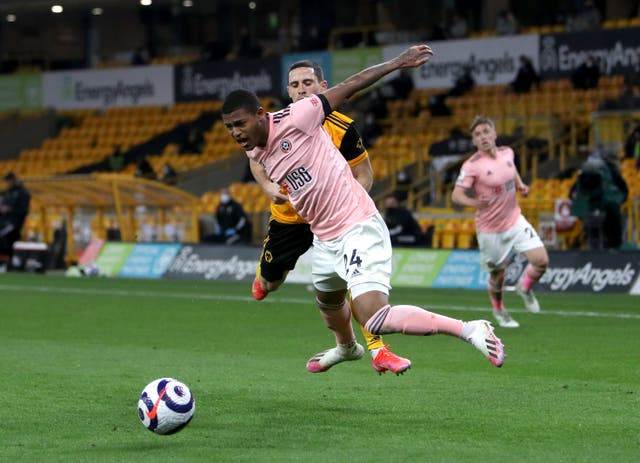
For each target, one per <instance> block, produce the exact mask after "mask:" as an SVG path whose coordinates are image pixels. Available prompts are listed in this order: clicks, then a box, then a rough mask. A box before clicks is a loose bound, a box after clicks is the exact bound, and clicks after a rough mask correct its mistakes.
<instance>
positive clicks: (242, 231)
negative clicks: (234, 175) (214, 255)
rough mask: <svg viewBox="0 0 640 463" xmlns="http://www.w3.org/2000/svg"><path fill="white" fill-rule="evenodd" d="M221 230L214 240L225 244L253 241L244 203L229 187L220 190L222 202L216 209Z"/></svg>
mask: <svg viewBox="0 0 640 463" xmlns="http://www.w3.org/2000/svg"><path fill="white" fill-rule="evenodd" d="M216 221H217V222H218V227H219V230H218V232H217V233H216V234H215V235H214V237H213V240H214V241H217V242H221V243H225V244H241V243H248V242H249V241H251V222H250V221H249V217H248V216H247V214H246V212H245V211H244V209H243V208H242V205H241V204H240V203H238V202H237V201H235V200H234V199H233V198H232V197H231V193H230V191H229V188H223V189H222V190H220V204H219V205H218V208H217V209H216Z"/></svg>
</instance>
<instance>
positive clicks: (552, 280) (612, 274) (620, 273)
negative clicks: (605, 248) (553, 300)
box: [540, 262, 636, 291]
mask: <svg viewBox="0 0 640 463" xmlns="http://www.w3.org/2000/svg"><path fill="white" fill-rule="evenodd" d="M635 274H636V271H635V270H634V269H633V267H632V265H631V264H630V263H627V264H626V265H625V267H624V268H622V269H620V268H616V269H612V268H595V267H593V265H592V264H591V262H589V263H587V264H585V265H584V266H582V267H578V268H572V267H567V268H549V269H548V270H547V272H546V273H545V274H544V275H543V276H542V278H541V279H540V283H542V284H548V285H549V288H551V289H552V290H565V289H567V288H569V287H571V286H574V285H577V284H581V285H584V286H591V289H593V290H594V291H602V290H603V289H605V288H606V287H607V286H627V285H630V284H631V282H632V281H633V277H634V276H635Z"/></svg>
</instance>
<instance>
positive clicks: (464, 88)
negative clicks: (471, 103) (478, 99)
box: [447, 64, 476, 96]
mask: <svg viewBox="0 0 640 463" xmlns="http://www.w3.org/2000/svg"><path fill="white" fill-rule="evenodd" d="M475 86H476V80H475V79H474V78H473V67H472V66H471V65H470V64H465V65H464V66H462V72H461V73H460V75H459V76H458V77H457V78H456V80H455V81H454V82H453V87H452V88H451V89H450V90H449V91H448V92H447V96H462V95H464V94H466V93H469V92H470V91H471V90H473V87H475Z"/></svg>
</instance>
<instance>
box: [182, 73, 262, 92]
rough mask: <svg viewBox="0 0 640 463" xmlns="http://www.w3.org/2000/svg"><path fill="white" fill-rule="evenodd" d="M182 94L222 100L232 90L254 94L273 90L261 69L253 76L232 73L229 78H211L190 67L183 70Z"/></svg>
mask: <svg viewBox="0 0 640 463" xmlns="http://www.w3.org/2000/svg"><path fill="white" fill-rule="evenodd" d="M181 86H182V92H183V93H184V95H185V96H189V95H195V96H199V97H202V96H211V97H219V98H223V97H225V96H227V95H228V94H229V93H230V92H231V90H233V89H234V88H246V89H247V90H251V91H252V92H254V93H260V92H268V91H271V90H272V88H273V85H272V81H271V76H270V75H269V73H268V72H267V71H265V70H264V69H261V70H260V72H258V73H257V74H253V75H248V74H240V73H239V72H237V71H236V72H234V73H233V75H232V76H231V77H211V78H207V76H205V75H204V74H202V73H200V72H196V71H194V69H193V68H192V67H191V66H187V67H185V68H184V69H183V75H182V82H181Z"/></svg>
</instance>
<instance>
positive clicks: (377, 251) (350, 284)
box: [311, 214, 392, 299]
mask: <svg viewBox="0 0 640 463" xmlns="http://www.w3.org/2000/svg"><path fill="white" fill-rule="evenodd" d="M391 260H392V251H391V239H390V238H389V230H388V229H387V226H386V224H385V223H384V220H383V219H382V217H381V216H380V214H376V215H374V216H373V217H371V218H369V219H367V220H366V221H364V222H362V223H359V224H356V225H354V226H353V227H352V228H351V229H350V230H349V231H347V232H346V233H345V234H344V235H342V236H341V237H340V238H337V239H335V240H331V241H322V240H320V239H318V238H317V237H314V240H313V262H312V265H311V276H312V280H313V286H314V287H315V288H316V289H317V290H319V291H322V292H333V291H339V290H341V289H348V290H349V291H351V297H352V298H353V299H355V298H356V297H358V296H360V295H361V294H364V293H366V292H369V291H381V292H383V293H385V294H389V290H390V289H391Z"/></svg>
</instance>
